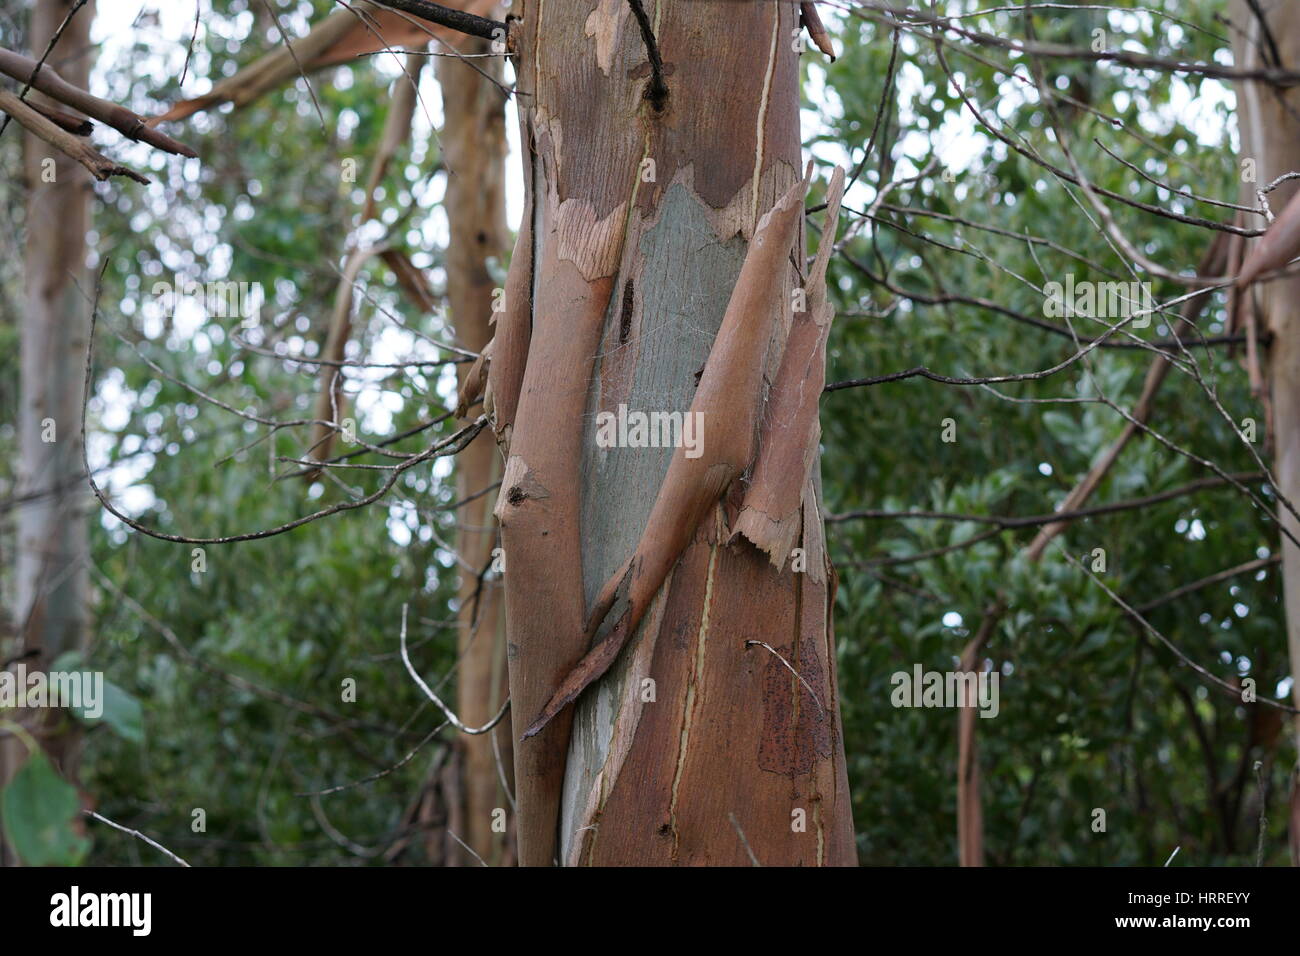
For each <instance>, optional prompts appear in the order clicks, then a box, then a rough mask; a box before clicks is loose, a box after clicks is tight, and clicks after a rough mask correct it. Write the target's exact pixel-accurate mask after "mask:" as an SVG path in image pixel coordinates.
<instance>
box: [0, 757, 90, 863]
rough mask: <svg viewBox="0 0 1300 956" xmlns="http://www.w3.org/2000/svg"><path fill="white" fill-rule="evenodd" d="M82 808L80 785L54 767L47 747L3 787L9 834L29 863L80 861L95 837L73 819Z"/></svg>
mask: <svg viewBox="0 0 1300 956" xmlns="http://www.w3.org/2000/svg"><path fill="white" fill-rule="evenodd" d="M80 812H81V806H80V803H79V801H78V799H77V788H76V787H74V786H72V784H70V783H68V782H67V781H66V780H64V779H63V778H61V777H60V776H59V775H58V774H57V773H55V772H54V768H53V767H52V766H51V765H50V762H49V760H47V759H46V757H45V754H44V753H42V752H41V751H39V750H38V751H35V752H34V753H32V754H31V755H30V756H29V757H28V758H27V762H26V763H24V764H23V766H22V769H21V770H19V771H18V773H17V774H16V775H15V776H14V778H13V780H11V781H10V782H9V786H7V787H5V788H4V790H3V791H0V813H2V814H3V816H4V833H5V839H6V840H7V841H8V842H9V845H10V846H12V847H13V848H14V850H15V851H16V852H17V853H18V856H19V857H21V858H22V860H23V862H24V863H26V864H27V865H28V866H75V865H76V864H78V863H80V862H81V860H82V859H83V858H84V857H85V855H86V851H87V850H88V849H89V848H90V841H89V840H88V839H86V838H85V837H83V836H81V835H80V834H78V833H77V831H76V830H75V829H74V828H73V821H74V820H76V819H77V817H78V815H79V814H80Z"/></svg>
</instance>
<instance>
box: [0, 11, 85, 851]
mask: <svg viewBox="0 0 1300 956" xmlns="http://www.w3.org/2000/svg"><path fill="white" fill-rule="evenodd" d="M72 7H73V3H72V2H71V0H40V2H39V3H37V4H36V7H35V9H34V10H33V11H32V16H31V29H30V37H31V50H32V56H34V57H37V58H39V57H41V56H42V55H43V54H44V53H45V48H46V47H47V46H48V44H49V42H50V39H51V38H52V37H53V36H54V35H55V32H56V31H57V30H58V28H59V25H60V24H62V23H63V20H64V18H65V17H66V16H67V14H68V12H69V11H70V10H71V9H72ZM93 15H94V5H93V4H89V5H87V6H86V8H85V9H82V10H81V11H80V12H78V13H77V15H76V16H75V17H73V19H72V21H71V22H70V23H69V24H68V26H67V28H66V29H64V31H63V34H62V36H61V38H60V40H59V42H58V44H57V45H56V46H55V47H54V50H53V52H51V54H50V56H49V58H48V60H47V61H46V62H47V63H48V64H49V65H50V66H51V67H53V68H54V69H55V70H56V71H57V72H58V73H60V74H61V75H62V76H63V78H64V79H66V80H67V81H68V82H69V83H72V84H73V85H75V86H79V87H82V88H85V87H86V86H88V83H89V75H90V66H91V62H92V59H93V48H92V47H91V45H90V22H91V19H92V17H93ZM28 98H29V99H30V100H31V101H33V102H45V103H52V101H50V100H47V99H45V98H44V97H43V96H42V95H41V94H40V93H37V92H36V91H31V92H30V93H28ZM61 108H62V107H61ZM64 109H65V110H66V108H64ZM10 135H17V134H16V133H15V132H12V131H11V132H10ZM23 155H24V175H25V177H26V182H27V195H28V200H27V224H26V225H27V235H26V247H25V249H26V255H25V270H26V277H27V302H26V312H25V314H24V315H23V318H22V349H21V352H22V354H21V381H20V386H19V391H20V402H19V410H18V432H19V449H20V451H19V454H20V458H19V463H18V464H19V470H18V481H17V494H18V496H19V498H20V499H21V498H22V497H23V496H27V495H31V496H35V497H33V499H32V500H31V501H29V502H26V503H24V504H23V505H21V506H20V507H19V508H18V509H17V511H18V518H17V530H18V545H17V547H18V554H17V558H16V561H15V574H14V580H15V591H14V605H13V607H14V615H15V618H14V625H15V628H16V630H17V633H18V640H19V650H20V652H34V655H35V656H32V657H29V658H27V660H26V663H27V666H28V669H29V670H32V669H36V668H41V669H48V668H49V666H50V663H51V662H52V661H53V660H54V659H55V658H56V657H58V656H59V654H61V653H63V652H64V651H67V650H71V649H74V648H78V647H81V646H82V644H83V643H84V638H85V631H86V626H87V617H88V608H87V568H86V562H87V561H88V559H89V553H88V552H89V546H88V543H87V533H86V514H85V512H86V505H87V502H88V500H89V496H88V494H87V489H86V483H85V479H84V477H83V474H82V457H81V437H80V423H81V397H82V381H83V377H84V369H85V364H84V363H85V357H86V334H87V330H88V328H89V322H90V307H91V303H90V298H89V297H90V296H91V294H92V290H93V288H94V283H93V280H92V278H91V276H90V274H89V271H88V270H87V269H86V267H85V262H86V232H87V230H88V229H89V227H90V198H91V179H90V174H89V173H88V172H87V171H86V170H85V169H84V168H83V167H82V166H81V165H80V164H78V163H77V162H75V161H73V160H71V159H69V158H68V157H66V156H64V155H63V154H62V153H59V152H56V151H55V150H53V149H52V148H51V147H50V146H49V145H47V144H46V143H45V142H44V141H42V140H40V139H38V138H36V137H35V136H32V135H25V136H24V140H23ZM7 656H8V655H3V656H0V660H3V659H4V657H7ZM20 719H22V720H23V722H24V723H25V724H28V725H29V728H30V729H32V730H34V731H35V735H36V736H37V737H38V739H41V740H42V743H43V744H44V746H45V747H46V748H47V750H48V751H49V754H50V757H51V759H52V760H54V762H55V764H56V765H57V766H59V768H60V769H61V770H62V771H63V773H64V774H65V775H66V776H72V775H74V774H75V771H76V766H75V765H76V756H77V750H78V739H77V735H75V734H73V733H67V732H58V731H59V728H60V727H62V720H63V717H62V715H61V714H59V713H58V712H45V713H40V714H31V713H28V714H26V715H20ZM24 756H25V748H24V747H23V745H22V744H21V743H19V742H18V741H17V740H15V739H14V738H8V739H6V740H2V741H0V786H3V785H4V784H5V783H7V782H8V781H9V780H10V779H12V777H13V775H14V774H15V773H17V771H18V768H19V767H20V766H21V764H22V762H23V759H24ZM8 862H13V861H12V860H9V861H8Z"/></svg>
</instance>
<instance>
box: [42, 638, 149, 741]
mask: <svg viewBox="0 0 1300 956" xmlns="http://www.w3.org/2000/svg"><path fill="white" fill-rule="evenodd" d="M84 666H85V665H84V663H83V660H82V657H81V653H80V652H79V651H67V652H65V653H63V654H60V655H59V657H58V659H57V660H55V662H54V668H53V669H54V670H79V669H82V668H84ZM101 697H102V699H101V700H100V701H98V702H97V703H98V704H99V707H98V708H97V709H98V710H100V711H101V713H100V714H99V716H97V717H92V716H90V715H89V714H88V713H86V708H85V706H81V707H69V708H68V709H69V710H70V711H72V712H73V713H74V714H76V716H77V718H78V719H79V720H80V721H81V722H82V723H85V724H95V723H97V722H98V721H100V720H102V721H103V722H104V723H106V724H108V726H110V727H112V728H113V730H114V731H116V732H117V734H118V736H120V737H122V738H124V739H125V740H129V741H131V742H132V743H137V744H142V743H144V708H142V707H141V706H140V701H139V700H137V699H136V698H135V697H133V696H132V695H131V694H129V693H127V692H126V691H124V690H123V689H122V688H120V687H118V686H117V685H116V684H114V683H113V682H112V681H110V680H108V679H105V680H104V687H103V692H102V694H101Z"/></svg>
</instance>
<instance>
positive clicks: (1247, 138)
mask: <svg viewBox="0 0 1300 956" xmlns="http://www.w3.org/2000/svg"><path fill="white" fill-rule="evenodd" d="M1254 6H1256V7H1258V9H1259V15H1256V13H1255V11H1253V10H1252V9H1251V7H1252V4H1250V3H1248V2H1246V0H1234V2H1233V4H1232V10H1231V14H1232V22H1233V25H1234V26H1236V27H1238V28H1240V29H1239V30H1237V31H1234V33H1233V36H1234V44H1233V45H1234V50H1235V54H1236V61H1237V65H1238V66H1240V67H1246V68H1258V67H1263V66H1266V65H1277V64H1274V63H1272V58H1273V49H1274V46H1276V50H1277V54H1278V55H1279V56H1280V59H1281V61H1282V65H1284V66H1286V67H1287V68H1290V69H1294V68H1295V66H1296V65H1297V64H1300V7H1297V5H1296V4H1294V3H1287V2H1284V0H1260V2H1259V3H1257V4H1254ZM1236 89H1237V125H1238V129H1239V130H1240V134H1241V158H1242V160H1243V161H1247V160H1249V161H1253V163H1254V165H1255V168H1254V170H1253V172H1254V178H1253V179H1251V180H1248V181H1244V182H1243V186H1242V190H1243V196H1242V202H1243V204H1250V205H1255V204H1257V203H1258V201H1259V200H1258V197H1257V196H1256V190H1258V189H1261V188H1263V187H1264V186H1266V185H1268V184H1269V183H1270V182H1272V181H1273V180H1274V179H1276V178H1277V177H1278V176H1281V175H1282V174H1283V173H1288V172H1293V171H1295V170H1296V169H1298V168H1300V90H1297V89H1295V88H1294V87H1291V88H1288V89H1282V88H1279V87H1274V86H1270V85H1268V84H1266V83H1252V82H1239V83H1238V84H1237V87H1236ZM1298 189H1300V183H1298V182H1297V181H1295V180H1292V181H1290V182H1287V183H1283V184H1282V185H1281V186H1279V187H1278V188H1277V189H1276V190H1274V191H1273V192H1272V193H1270V194H1269V196H1268V202H1269V205H1270V206H1271V207H1272V209H1273V211H1274V212H1275V213H1279V212H1281V211H1282V210H1283V209H1284V208H1286V205H1287V203H1289V202H1290V201H1291V199H1292V197H1294V196H1295V194H1296V192H1297V190H1298ZM1246 295H1248V296H1253V297H1254V299H1253V301H1254V303H1255V307H1256V315H1258V316H1259V319H1260V325H1261V331H1263V330H1264V329H1267V330H1268V331H1269V332H1271V333H1272V336H1273V340H1272V344H1271V345H1270V346H1269V354H1268V359H1267V377H1268V387H1269V394H1270V396H1271V404H1272V413H1273V420H1272V422H1271V423H1270V424H1271V431H1270V438H1271V441H1272V443H1273V452H1274V459H1275V464H1274V470H1275V474H1276V477H1277V480H1278V491H1279V492H1280V493H1281V494H1282V496H1283V497H1284V498H1287V499H1289V500H1290V501H1291V502H1292V503H1293V504H1296V505H1297V507H1300V312H1298V311H1297V303H1298V302H1300V278H1294V277H1293V278H1288V279H1280V280H1276V281H1272V282H1267V283H1262V284H1256V285H1254V286H1252V287H1251V288H1250V289H1249V290H1248V291H1247V292H1246ZM1278 513H1279V515H1280V516H1281V520H1282V523H1283V527H1285V528H1286V529H1287V530H1289V531H1290V533H1291V534H1292V535H1293V536H1295V537H1296V538H1297V539H1300V522H1297V521H1296V519H1295V517H1294V516H1293V515H1292V514H1291V513H1290V512H1289V511H1288V510H1287V509H1286V508H1285V507H1284V506H1279V507H1278ZM1281 547H1282V582H1283V592H1284V597H1285V601H1286V621H1287V628H1286V629H1287V644H1288V647H1289V650H1290V655H1291V675H1292V677H1293V679H1295V680H1293V684H1292V699H1293V701H1294V703H1295V705H1296V706H1300V548H1297V547H1296V545H1295V544H1293V543H1292V542H1291V541H1289V540H1288V539H1287V538H1285V537H1283V539H1282V543H1281ZM1293 733H1294V735H1295V739H1296V743H1297V746H1300V720H1295V721H1293ZM1292 780H1293V783H1292V792H1291V855H1292V860H1293V862H1295V863H1297V864H1300V778H1298V777H1297V776H1296V775H1295V774H1293V775H1292Z"/></svg>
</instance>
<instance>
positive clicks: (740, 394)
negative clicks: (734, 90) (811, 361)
mask: <svg viewBox="0 0 1300 956" xmlns="http://www.w3.org/2000/svg"><path fill="white" fill-rule="evenodd" d="M811 174H812V164H811V163H810V164H809V165H808V172H807V175H806V176H805V178H804V179H802V180H800V181H799V182H796V183H795V184H794V185H792V186H791V187H790V188H789V189H788V190H786V192H785V194H784V195H783V196H781V198H780V199H778V200H777V202H776V205H774V206H773V207H772V209H770V210H769V211H768V212H767V213H766V214H765V215H764V216H763V218H762V219H761V220H760V221H759V223H758V226H757V228H755V230H754V238H753V240H752V241H751V242H750V244H749V250H748V252H747V253H746V255H745V261H744V263H743V264H742V265H741V268H740V275H739V277H738V278H737V280H736V286H735V288H734V289H733V290H732V293H731V299H730V301H729V302H728V303H727V310H726V313H725V314H724V316H723V318H722V325H721V327H720V328H719V329H718V335H717V337H716V338H715V339H714V341H713V347H712V349H711V350H710V352H709V358H708V360H707V361H706V362H705V364H704V371H703V373H702V374H701V376H700V384H699V387H698V388H697V389H696V392H695V398H694V400H693V401H692V402H691V408H690V412H689V413H688V414H691V415H699V416H701V417H700V419H699V420H700V421H701V422H702V428H703V431H702V434H703V435H704V436H705V439H704V441H703V448H702V453H701V454H700V455H699V457H696V458H689V457H687V455H686V449H685V448H684V447H680V446H679V447H678V448H677V449H676V451H674V453H673V458H672V461H671V463H670V464H669V466H668V474H667V476H666V477H665V478H664V481H663V484H662V485H661V486H660V488H659V494H658V496H657V497H656V498H655V503H654V507H653V509H652V510H651V512H650V519H649V521H648V522H647V524H646V530H645V533H644V535H643V536H642V538H641V541H640V543H639V544H638V545H637V548H636V551H635V553H634V554H633V556H632V558H631V559H629V560H628V562H627V563H626V564H625V565H624V566H623V568H622V569H620V570H619V572H618V573H616V574H615V575H614V576H613V577H611V578H610V580H609V581H608V582H607V583H606V584H605V586H604V587H603V588H602V589H601V592H600V595H599V597H598V598H597V600H596V603H595V605H594V607H593V608H592V612H591V614H590V616H589V617H588V620H587V624H586V627H585V628H584V638H585V640H586V642H587V644H588V646H590V647H591V650H589V651H588V652H587V654H586V656H584V657H583V658H582V660H581V661H579V662H578V664H577V666H576V667H574V669H573V670H572V671H570V673H569V674H568V675H567V676H566V677H565V678H564V679H563V680H562V681H561V682H560V684H559V686H558V687H557V688H556V690H555V692H554V694H553V695H552V696H551V698H550V700H549V701H548V702H547V703H546V706H545V707H543V708H542V711H541V712H540V713H539V714H538V716H537V717H536V719H535V720H534V721H533V722H532V723H531V724H530V725H529V726H528V728H527V729H526V730H525V731H524V734H523V736H524V737H525V738H528V737H532V736H534V735H535V734H537V733H539V732H540V731H541V730H542V729H543V728H544V727H545V726H546V725H547V724H548V723H549V722H550V721H551V719H552V718H554V717H555V715H556V714H558V713H559V712H560V711H562V710H563V709H564V708H565V707H566V706H567V705H568V704H570V703H571V702H572V701H573V700H575V699H576V698H577V696H578V695H579V694H581V693H582V692H583V690H585V689H586V688H587V687H588V686H589V685H590V684H591V683H592V681H594V680H596V679H597V678H599V677H600V676H601V675H602V674H604V673H605V671H607V670H608V669H609V667H610V665H611V664H613V662H614V661H615V660H616V659H617V658H618V654H619V651H621V650H622V648H623V646H624V645H625V644H626V643H627V639H628V638H629V637H630V636H631V635H632V634H634V633H636V629H637V626H638V625H639V624H640V623H641V619H642V618H643V617H644V616H645V613H646V611H647V610H648V609H649V607H650V603H651V601H652V600H653V599H654V596H655V594H656V593H657V592H658V590H659V588H660V586H661V585H662V584H663V582H664V579H665V578H666V577H667V576H668V572H669V571H671V570H672V567H673V565H674V564H676V563H677V559H678V558H679V557H680V556H681V554H682V551H683V550H684V549H685V548H686V545H687V544H689V543H690V541H691V539H692V538H693V537H694V535H695V531H696V528H697V527H698V525H699V523H700V521H701V520H702V519H703V518H704V516H705V515H707V514H708V513H709V511H710V510H711V509H712V508H713V507H714V506H715V505H716V504H717V502H718V499H719V498H721V497H722V495H723V493H724V492H726V490H727V488H728V487H729V486H730V484H731V482H732V481H734V480H735V479H736V478H737V477H738V476H739V475H741V474H742V473H743V472H744V471H745V469H746V468H748V467H749V465H750V463H751V462H752V461H753V458H754V450H755V446H756V444H757V435H756V433H757V426H758V419H759V410H760V408H761V407H762V403H763V370H764V364H765V361H764V360H765V358H766V355H767V347H768V343H769V342H770V340H771V337H772V331H773V328H774V323H775V322H776V321H777V319H778V317H779V316H780V315H781V314H782V312H783V310H784V309H785V308H786V307H787V303H786V302H785V300H784V296H783V294H782V289H783V277H784V275H785V266H786V263H787V262H788V260H789V257H790V251H791V249H792V247H793V245H794V239H795V236H796V234H797V231H798V226H799V223H800V221H801V219H802V217H803V197H804V194H805V193H806V192H807V189H808V183H809V177H810V176H811ZM498 401H499V399H498ZM616 604H618V605H620V606H625V608H626V609H625V610H623V611H622V613H620V614H618V616H617V617H614V618H613V620H612V623H611V624H610V625H609V626H608V627H604V626H603V625H604V624H605V623H606V621H607V620H608V619H609V618H610V611H611V609H612V608H614V606H615V605H616Z"/></svg>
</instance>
